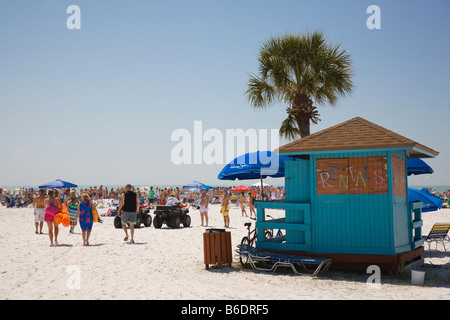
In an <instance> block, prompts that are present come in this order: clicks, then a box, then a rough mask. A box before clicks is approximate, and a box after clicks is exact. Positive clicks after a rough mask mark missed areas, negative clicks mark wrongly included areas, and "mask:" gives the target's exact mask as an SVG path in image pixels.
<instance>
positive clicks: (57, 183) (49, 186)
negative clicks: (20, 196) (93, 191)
mask: <svg viewBox="0 0 450 320" xmlns="http://www.w3.org/2000/svg"><path fill="white" fill-rule="evenodd" d="M76 187H78V186H77V185H76V184H73V183H70V182H67V181H63V180H61V179H56V180H55V181H51V182H48V183H46V184H43V185H41V186H39V188H43V189H53V188H55V189H60V188H76Z"/></svg>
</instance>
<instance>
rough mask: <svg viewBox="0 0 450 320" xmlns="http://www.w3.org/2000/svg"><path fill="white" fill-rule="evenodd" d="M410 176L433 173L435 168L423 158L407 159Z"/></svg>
mask: <svg viewBox="0 0 450 320" xmlns="http://www.w3.org/2000/svg"><path fill="white" fill-rule="evenodd" d="M406 168H407V171H408V176H410V175H412V174H415V175H418V174H431V173H433V172H434V170H433V169H432V168H431V167H430V166H429V165H428V164H427V163H426V162H425V161H423V160H422V159H406Z"/></svg>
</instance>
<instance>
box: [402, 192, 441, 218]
mask: <svg viewBox="0 0 450 320" xmlns="http://www.w3.org/2000/svg"><path fill="white" fill-rule="evenodd" d="M408 198H409V201H410V202H414V201H421V202H422V203H423V208H422V212H427V211H436V210H438V209H441V208H442V200H441V199H440V198H438V197H436V196H435V195H434V194H431V193H429V192H428V190H427V189H422V190H417V189H412V188H408Z"/></svg>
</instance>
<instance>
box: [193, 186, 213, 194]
mask: <svg viewBox="0 0 450 320" xmlns="http://www.w3.org/2000/svg"><path fill="white" fill-rule="evenodd" d="M203 188H204V189H205V190H206V191H209V189H211V190H212V191H214V190H216V189H214V188H213V187H211V186H205V185H203V186H201V187H200V188H197V189H195V190H194V192H197V193H201V191H202V189H203Z"/></svg>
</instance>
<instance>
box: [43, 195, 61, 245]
mask: <svg viewBox="0 0 450 320" xmlns="http://www.w3.org/2000/svg"><path fill="white" fill-rule="evenodd" d="M60 211H61V210H60V209H59V207H58V204H57V201H56V198H55V190H53V189H52V190H50V191H49V192H48V198H46V199H45V215H44V220H45V222H47V226H48V237H49V238H50V246H51V247H52V246H53V245H54V244H55V245H58V233H59V227H58V224H57V223H56V221H55V215H56V214H58V213H59V212H60ZM53 235H54V236H55V243H54V244H53Z"/></svg>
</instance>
